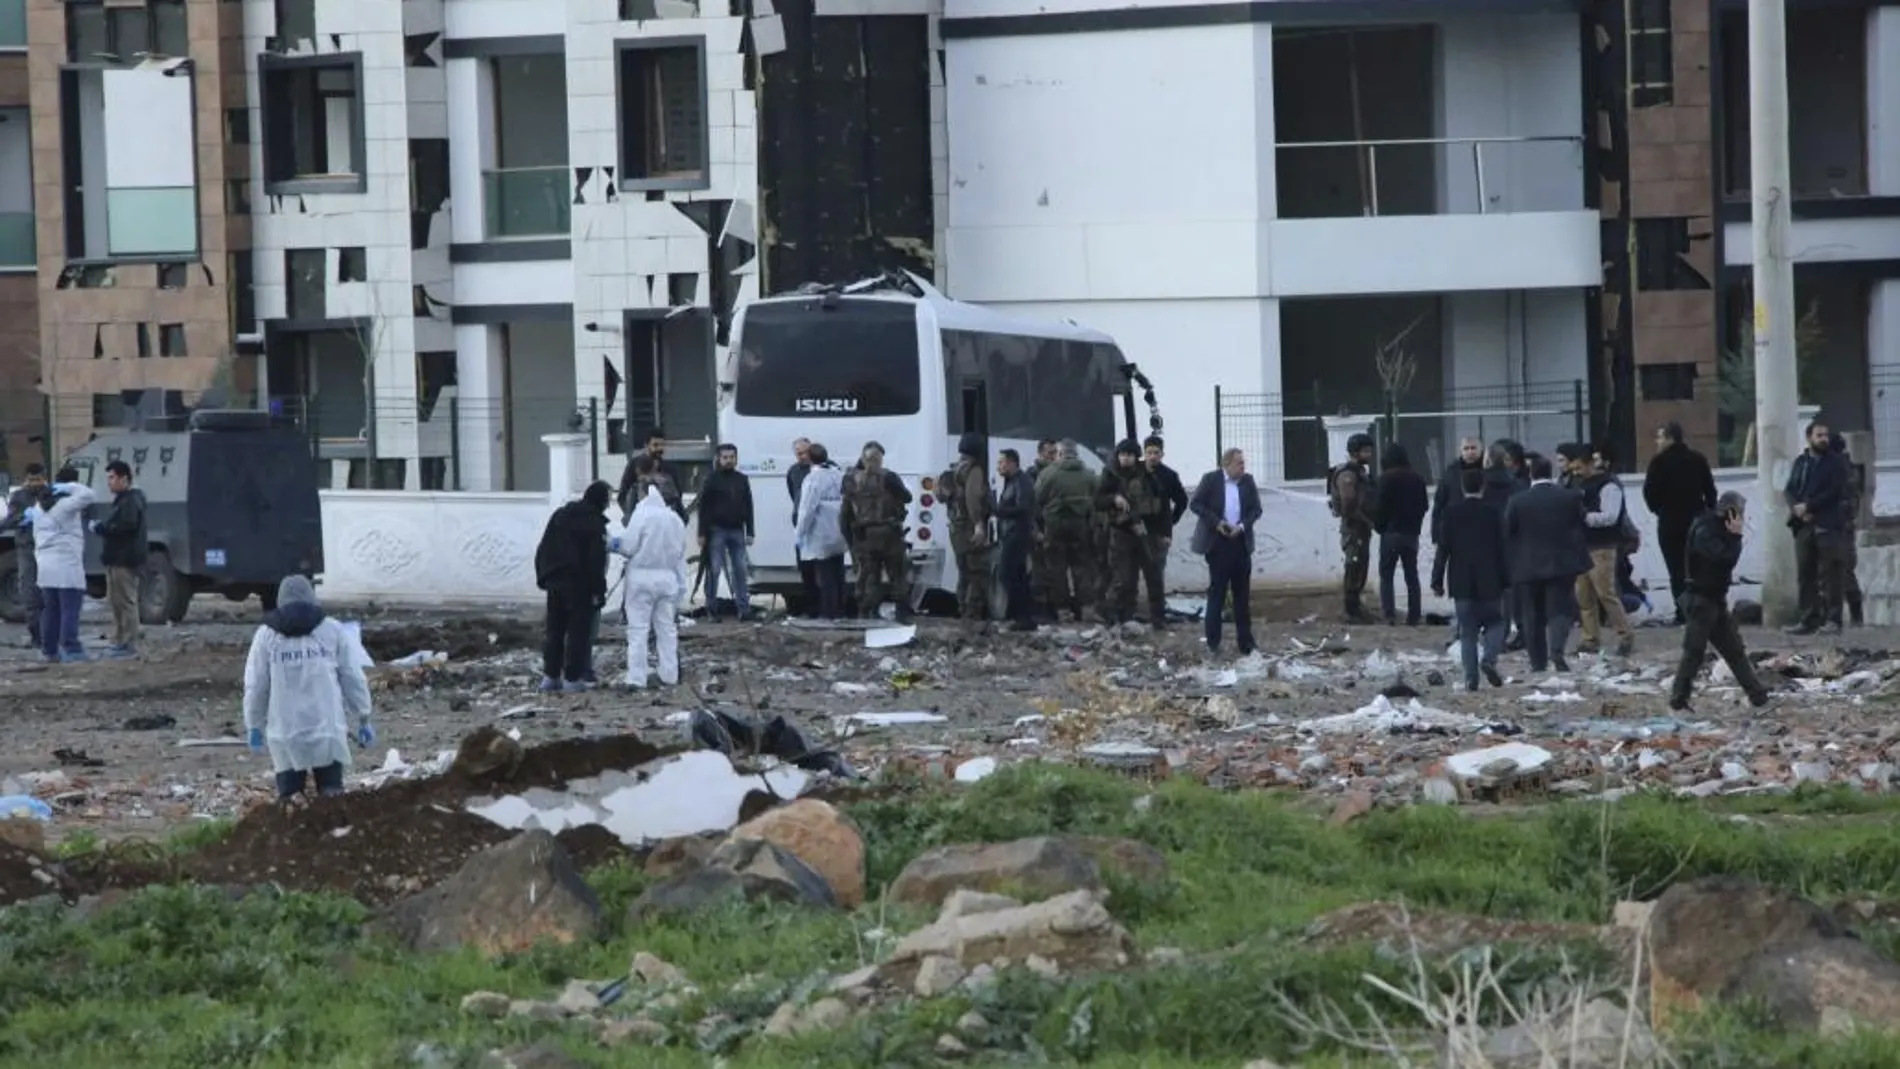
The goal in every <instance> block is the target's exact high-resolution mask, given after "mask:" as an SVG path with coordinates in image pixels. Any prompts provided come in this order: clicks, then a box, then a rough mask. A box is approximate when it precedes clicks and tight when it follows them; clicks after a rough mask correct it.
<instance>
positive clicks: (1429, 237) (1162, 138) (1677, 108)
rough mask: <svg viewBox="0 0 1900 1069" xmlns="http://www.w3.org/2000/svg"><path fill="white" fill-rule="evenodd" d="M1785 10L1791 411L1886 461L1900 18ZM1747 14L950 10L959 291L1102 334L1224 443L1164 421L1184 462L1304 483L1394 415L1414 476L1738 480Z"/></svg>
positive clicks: (1567, 8) (1520, 5)
mask: <svg viewBox="0 0 1900 1069" xmlns="http://www.w3.org/2000/svg"><path fill="white" fill-rule="evenodd" d="M1789 8H1790V15H1789V39H1790V82H1791V105H1792V111H1793V121H1792V126H1793V140H1794V153H1795V156H1796V158H1797V160H1805V161H1806V162H1804V163H1799V164H1797V167H1796V181H1795V189H1794V195H1795V202H1794V215H1795V219H1796V223H1795V228H1796V241H1795V246H1796V253H1797V259H1798V260H1799V261H1800V264H1801V266H1799V267H1798V268H1797V287H1798V289H1800V290H1801V293H1800V294H1799V297H1800V299H1801V303H1802V307H1803V310H1804V312H1806V313H1808V314H1809V316H1810V319H1811V320H1814V321H1818V325H1817V326H1816V327H1815V329H1813V330H1812V331H1811V332H1810V334H1811V344H1810V345H1809V347H1808V348H1809V351H1808V352H1807V353H1806V355H1805V356H1804V366H1805V367H1806V368H1807V369H1808V370H1807V371H1805V372H1804V376H1803V377H1804V392H1805V393H1807V394H1808V395H1810V396H1809V398H1808V399H1811V400H1813V401H1816V402H1817V403H1820V404H1822V406H1823V416H1824V417H1826V418H1831V419H1832V420H1833V421H1834V422H1835V423H1836V424H1837V425H1840V426H1843V427H1852V428H1854V429H1861V428H1864V427H1868V426H1874V427H1875V428H1876V429H1877V430H1880V431H1891V432H1893V434H1894V435H1896V436H1900V396H1896V399H1895V403H1894V408H1895V411H1894V412H1893V413H1892V414H1890V415H1885V416H1880V415H1879V411H1870V405H1869V403H1868V398H1869V397H1872V398H1874V401H1873V403H1872V406H1871V408H1872V409H1874V410H1880V409H1882V406H1883V399H1884V396H1885V395H1884V393H1882V389H1883V384H1884V375H1883V372H1882V370H1881V369H1882V368H1883V366H1885V365H1888V364H1890V363H1892V362H1894V361H1900V355H1896V354H1900V326H1896V323H1900V320H1897V319H1896V318H1895V312H1894V305H1893V301H1895V300H1896V299H1900V289H1896V286H1897V285H1900V283H1896V282H1895V281H1894V280H1893V271H1892V270H1891V267H1892V260H1891V256H1892V251H1893V250H1891V249H1890V248H1889V237H1888V235H1889V234H1890V233H1891V231H1890V230H1889V229H1888V227H1889V223H1890V217H1891V214H1892V208H1893V206H1894V204H1893V202H1892V201H1891V199H1890V194H1891V191H1892V189H1893V188H1894V187H1893V186H1892V166H1891V164H1892V160H1893V158H1894V156H1893V154H1894V153H1895V152H1896V151H1900V93H1896V92H1895V89H1896V87H1900V42H1896V40H1895V38H1894V33H1895V30H1894V29H1893V22H1894V19H1895V18H1896V17H1900V8H1896V7H1893V6H1891V5H1882V4H1880V3H1856V2H1853V0H1849V2H1847V3H1838V4H1837V3H1828V4H1820V3H1810V2H1808V0H1789ZM1626 10H1627V12H1628V14H1629V17H1627V18H1626V17H1625V13H1626ZM1741 14H1742V8H1741V6H1740V4H1739V3H1731V0H1640V2H1637V3H1633V4H1630V5H1627V7H1626V5H1624V4H1622V3H1605V2H1600V0H1532V2H1510V3H1503V2H1498V0H1423V2H1419V0H1407V2H1394V0H1280V2H1256V3H1240V2H1236V3H1231V4H1201V3H1194V4H1187V3H1175V2H1168V0H1141V2H1137V3H1133V4H1124V3H1116V4H1108V3H1103V2H1101V0H1049V2H1046V3H1040V4H1037V5H1036V6H1035V10H1034V11H1033V12H1028V11H1025V10H1024V9H1023V8H1022V6H1021V5H1017V4H1012V3H1009V2H1008V0H945V10H944V18H943V21H942V24H941V32H942V36H943V38H944V43H945V47H946V66H947V83H948V89H947V100H948V111H947V118H948V128H949V131H950V141H949V163H950V178H951V182H950V186H951V191H950V197H949V204H948V218H947V236H946V239H945V242H944V246H943V248H944V252H945V259H946V261H947V270H948V283H949V286H950V288H951V290H952V292H954V293H955V294H956V295H957V296H960V297H963V298H966V299H974V300H979V301H985V302H992V303H998V304H1008V305H1011V306H1014V307H1019V308H1021V309H1022V310H1024V311H1028V312H1032V313H1044V314H1059V315H1066V316H1072V317H1074V318H1076V319H1078V320H1080V321H1083V322H1087V323H1090V324H1091V325H1094V326H1097V327H1100V328H1101V329H1105V330H1108V331H1110V332H1111V333H1114V334H1116V336H1117V337H1118V338H1119V339H1120V340H1121V341H1122V343H1123V348H1124V349H1125V350H1126V351H1127V352H1128V353H1129V355H1130V356H1131V357H1133V358H1134V359H1136V360H1137V361H1138V362H1140V363H1141V364H1142V365H1143V366H1144V367H1147V368H1149V369H1150V375H1151V377H1153V378H1154V379H1155V380H1156V382H1157V385H1158V386H1159V387H1160V389H1161V392H1162V394H1163V396H1164V398H1165V399H1166V400H1165V401H1164V404H1165V405H1166V406H1169V407H1171V408H1172V410H1173V411H1174V412H1176V413H1179V412H1181V411H1183V410H1184V409H1185V411H1186V412H1188V413H1189V414H1190V415H1192V414H1194V413H1198V412H1205V411H1208V410H1209V409H1210V408H1212V409H1214V410H1215V411H1216V415H1217V419H1216V420H1215V421H1213V422H1211V423H1209V422H1204V421H1202V420H1199V419H1189V420H1186V421H1181V420H1178V419H1177V420H1175V421H1173V422H1174V426H1175V427H1176V428H1178V429H1176V430H1175V431H1174V433H1173V434H1171V436H1170V437H1171V443H1170V447H1171V450H1174V449H1176V447H1185V448H1186V449H1187V451H1188V453H1189V455H1191V456H1194V457H1195V458H1197V462H1198V461H1199V460H1200V459H1201V458H1208V459H1211V458H1212V456H1213V452H1214V448H1215V446H1216V445H1217V444H1225V445H1241V446H1243V447H1245V448H1247V449H1248V450H1249V452H1251V453H1253V454H1254V456H1255V465H1256V470H1263V471H1265V472H1266V473H1267V474H1268V475H1270V476H1274V477H1282V478H1295V479H1297V478H1308V477H1314V476H1317V475H1319V474H1320V473H1321V472H1323V470H1324V468H1325V465H1326V464H1327V463H1328V461H1329V460H1330V459H1332V458H1329V457H1328V456H1326V455H1325V454H1326V445H1325V441H1326V439H1325V436H1324V433H1323V426H1324V419H1325V418H1326V417H1330V416H1334V415H1337V414H1339V413H1341V412H1344V411H1350V412H1352V413H1355V414H1361V415H1367V414H1370V415H1379V414H1383V413H1385V412H1386V411H1388V410H1389V409H1390V410H1396V411H1397V412H1398V413H1400V415H1401V418H1399V419H1398V420H1397V424H1398V427H1397V437H1398V439H1399V440H1400V441H1401V442H1403V443H1404V444H1407V445H1408V446H1411V447H1412V448H1411V453H1412V458H1413V460H1414V462H1415V463H1418V462H1421V461H1425V462H1430V463H1433V464H1437V463H1442V462H1445V461H1447V460H1448V459H1449V458H1450V456H1451V455H1453V454H1454V453H1455V450H1456V448H1457V440H1458V438H1459V437H1461V436H1463V435H1466V434H1473V433H1476V434H1481V435H1483V436H1484V437H1486V438H1496V437H1500V436H1504V435H1510V436H1513V437H1518V438H1521V439H1523V440H1525V441H1528V442H1533V443H1536V444H1537V445H1539V446H1541V447H1544V448H1548V447H1550V446H1552V445H1554V444H1555V443H1557V442H1559V441H1564V440H1569V439H1571V438H1573V437H1586V438H1589V439H1591V440H1594V441H1597V442H1601V443H1604V444H1606V445H1607V446H1609V447H1610V449H1611V450H1612V452H1613V453H1614V454H1615V455H1616V457H1617V459H1618V460H1619V462H1620V463H1621V464H1623V465H1624V466H1626V467H1640V465H1641V463H1642V462H1643V461H1644V460H1645V459H1646V457H1647V452H1648V440H1649V432H1650V431H1651V430H1652V429H1653V428H1654V427H1655V426H1656V425H1659V424H1660V423H1662V422H1665V421H1670V420H1675V421H1679V422H1681V423H1682V424H1683V425H1684V426H1685V428H1686V429H1687V430H1688V432H1689V435H1690V438H1691V441H1692V442H1694V444H1696V445H1698V446H1699V447H1701V448H1703V449H1705V450H1707V451H1708V452H1709V453H1710V454H1711V455H1712V456H1715V455H1718V454H1719V455H1721V456H1723V457H1724V458H1726V459H1729V460H1730V461H1731V462H1738V461H1739V460H1740V459H1741V458H1742V456H1743V447H1744V446H1745V445H1746V442H1747V438H1748V434H1749V431H1748V427H1749V426H1750V425H1751V424H1752V422H1753V415H1752V413H1753V407H1752V406H1753V400H1752V397H1753V394H1752V389H1753V387H1752V379H1751V378H1749V372H1748V367H1747V364H1746V362H1745V361H1743V360H1740V359H1739V357H1740V356H1741V355H1742V354H1745V353H1746V352H1747V349H1748V346H1747V344H1746V341H1745V339H1744V338H1743V337H1742V334H1743V328H1744V327H1745V324H1746V322H1747V320H1746V317H1745V314H1744V313H1745V311H1746V309H1747V307H1748V302H1747V298H1746V294H1745V290H1746V281H1747V275H1746V272H1747V266H1746V265H1747V255H1748V242H1747V227H1746V217H1747V216H1746V213H1747V205H1746V196H1747V178H1746V167H1745V164H1746V161H1747V144H1746V130H1747V120H1746V100H1747V79H1746V71H1745V68H1744V67H1743V65H1742V64H1741V63H1740V62H1738V60H1737V58H1736V57H1738V56H1740V57H1745V55H1746V36H1745V33H1746V27H1745V24H1744V20H1743V19H1742V18H1741ZM1131 146H1140V150H1139V151H1136V150H1134V149H1132V148H1131ZM1738 163H1739V164H1741V165H1742V167H1741V171H1740V173H1739V175H1738V174H1737V171H1736V166H1737V164H1738ZM1896 374H1897V375H1900V369H1896ZM1897 384H1900V383H1897ZM1870 387H1871V388H1870ZM1217 388H1218V389H1219V391H1220V394H1219V400H1216V389H1217ZM1408 413H1409V415H1407V414H1408ZM1877 416H1878V417H1879V418H1876V417H1877ZM1896 444H1900V443H1896ZM1888 452H1891V454H1892V455H1895V456H1900V449H1891V450H1888Z"/></svg>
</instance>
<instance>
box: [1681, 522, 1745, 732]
mask: <svg viewBox="0 0 1900 1069" xmlns="http://www.w3.org/2000/svg"><path fill="white" fill-rule="evenodd" d="M1746 504H1747V502H1746V501H1744V499H1743V498H1742V495H1740V494H1738V493H1735V492H1734V491H1730V492H1728V493H1726V494H1723V495H1722V496H1721V498H1719V499H1718V500H1717V501H1716V507H1715V508H1714V509H1713V510H1711V511H1709V512H1704V513H1703V514H1702V515H1700V516H1698V517H1696V519H1695V520H1694V521H1693V522H1691V523H1690V525H1689V533H1688V535H1687V536H1685V537H1686V539H1687V541H1686V542H1685V546H1686V549H1687V552H1686V553H1685V554H1684V560H1683V566H1684V571H1683V589H1682V601H1681V602H1680V604H1681V605H1682V607H1683V623H1684V627H1683V630H1682V660H1681V661H1680V662H1678V663H1677V665H1676V680H1675V685H1674V686H1672V687H1670V689H1669V708H1671V709H1674V710H1676V711H1678V712H1681V711H1684V710H1686V709H1688V708H1689V689H1690V687H1692V686H1693V685H1694V684H1695V677H1696V673H1697V672H1700V671H1701V670H1702V660H1703V658H1704V656H1705V655H1706V654H1707V653H1708V649H1709V647H1710V646H1711V645H1713V646H1714V647H1715V652H1716V653H1719V654H1721V655H1722V660H1724V661H1726V662H1728V667H1729V671H1731V672H1733V673H1735V681H1736V682H1737V683H1740V684H1741V685H1742V690H1744V691H1746V692H1747V693H1748V700H1749V701H1750V702H1752V703H1754V705H1755V706H1757V707H1760V706H1762V705H1766V704H1767V703H1768V688H1767V687H1764V686H1762V683H1761V679H1760V678H1759V677H1757V676H1756V675H1755V666H1754V665H1753V664H1751V663H1749V660H1748V650H1747V649H1745V648H1743V646H1742V635H1741V632H1740V631H1738V630H1736V628H1735V617H1734V616H1732V615H1730V613H1729V608H1728V588H1729V583H1730V582H1731V581H1732V578H1733V576H1734V574H1735V563H1736V562H1737V561H1739V560H1741V559H1742V518H1743V510H1744V508H1745V507H1746Z"/></svg>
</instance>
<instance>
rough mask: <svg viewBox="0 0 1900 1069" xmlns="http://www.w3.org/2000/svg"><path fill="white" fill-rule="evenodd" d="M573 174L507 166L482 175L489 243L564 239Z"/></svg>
mask: <svg viewBox="0 0 1900 1069" xmlns="http://www.w3.org/2000/svg"><path fill="white" fill-rule="evenodd" d="M571 175H572V171H571V170H569V168H567V167H565V166H560V167H506V168H501V169H498V170H493V171H485V172H483V174H482V206H483V211H484V212H485V219H484V222H483V230H484V233H485V235H486V236H487V238H488V239H489V240H490V241H500V240H506V239H509V238H542V237H564V236H566V235H567V233H568V228H569V217H570V214H571V212H572V211H573V206H572V201H573V195H572V193H571V191H570V190H569V188H568V183H569V182H570V181H571V180H572V179H571Z"/></svg>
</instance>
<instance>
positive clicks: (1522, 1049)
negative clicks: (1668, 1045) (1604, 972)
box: [1482, 999, 1661, 1069]
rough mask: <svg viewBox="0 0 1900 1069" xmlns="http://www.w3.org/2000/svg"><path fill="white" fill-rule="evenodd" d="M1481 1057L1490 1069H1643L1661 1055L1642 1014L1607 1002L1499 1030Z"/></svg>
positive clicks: (1488, 1039)
mask: <svg viewBox="0 0 1900 1069" xmlns="http://www.w3.org/2000/svg"><path fill="white" fill-rule="evenodd" d="M1482 1051H1483V1054H1484V1059H1485V1061H1484V1064H1486V1065H1487V1066H1489V1067H1490V1069H1546V1067H1547V1066H1557V1065H1561V1066H1563V1067H1564V1069H1641V1067H1644V1066H1651V1065H1655V1064H1656V1062H1657V1061H1658V1059H1659V1057H1660V1053H1661V1052H1660V1051H1659V1050H1658V1048H1657V1046H1656V1040H1655V1037H1654V1036H1653V1035H1651V1034H1650V1031H1649V1024H1648V1023H1647V1022H1645V1021H1644V1020H1643V1018H1642V1016H1641V1014H1640V1013H1638V1014H1637V1015H1636V1016H1635V1017H1633V1018H1632V1016H1631V1011H1630V1010H1625V1009H1623V1008H1621V1007H1619V1006H1617V1005H1616V1004H1615V1003H1613V1002H1609V1001H1607V1000H1605V999H1592V1000H1590V1001H1589V1002H1586V1003H1584V1004H1583V1005H1581V1006H1576V1007H1571V1008H1566V1009H1564V1010H1561V1011H1558V1012H1556V1013H1553V1014H1550V1015H1549V1016H1545V1017H1538V1018H1533V1019H1531V1020H1528V1021H1522V1022H1519V1023H1517V1024H1514V1025H1511V1026H1509V1027H1507V1028H1502V1029H1499V1030H1498V1031H1496V1032H1493V1033H1492V1034H1491V1035H1489V1036H1487V1037H1485V1039H1484V1042H1483V1044H1482Z"/></svg>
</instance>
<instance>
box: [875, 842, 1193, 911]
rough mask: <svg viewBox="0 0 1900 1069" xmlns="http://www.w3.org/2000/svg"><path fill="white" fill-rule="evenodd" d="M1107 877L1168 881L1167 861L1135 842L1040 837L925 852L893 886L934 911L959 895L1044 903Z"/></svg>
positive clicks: (894, 893) (898, 896) (897, 895)
mask: <svg viewBox="0 0 1900 1069" xmlns="http://www.w3.org/2000/svg"><path fill="white" fill-rule="evenodd" d="M1104 871H1107V872H1112V873H1116V874H1119V875H1120V876H1122V877H1124V878H1126V879H1131V880H1136V881H1141V882H1154V881H1157V880H1161V879H1165V878H1166V877H1167V874H1168V861H1167V859H1166V858H1164V857H1162V856H1161V854H1160V852H1159V851H1157V850H1155V849H1154V848H1153V847H1151V846H1148V845H1147V844H1145V843H1138V842H1135V841H1133V840H1131V839H1109V838H1095V837H1054V836H1038V837H1037V838H1033V839H1018V840H1016V841H1014V842H1008V843H960V844H957V845H953V846H939V847H937V848H936V849H934V850H928V851H925V852H924V853H923V854H921V855H919V856H918V857H917V858H916V859H915V860H913V861H912V862H911V863H910V864H908V865H906V866H904V871H903V872H901V873H899V874H898V876H897V880H896V882H894V883H892V884H891V897H892V898H893V899H895V900H897V901H899V902H909V903H913V904H917V905H926V906H935V905H939V904H941V903H942V902H943V901H944V900H945V899H946V898H948V897H950V894H951V893H952V892H954V891H959V890H971V891H986V892H992V893H1007V894H1014V895H1020V896H1021V897H1024V898H1044V897H1048V896H1050V895H1059V894H1063V893H1065V892H1068V891H1078V890H1084V889H1091V888H1093V889H1099V888H1101V887H1102V877H1103V873H1104Z"/></svg>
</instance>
